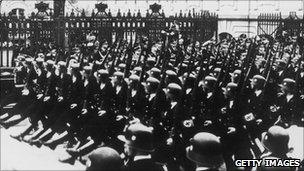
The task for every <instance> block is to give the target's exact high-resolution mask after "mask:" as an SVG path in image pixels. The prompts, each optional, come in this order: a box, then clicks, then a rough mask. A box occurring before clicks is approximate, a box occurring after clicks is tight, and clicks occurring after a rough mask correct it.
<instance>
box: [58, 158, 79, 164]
mask: <svg viewBox="0 0 304 171" xmlns="http://www.w3.org/2000/svg"><path fill="white" fill-rule="evenodd" d="M58 160H59V161H60V162H62V163H69V164H70V165H74V164H75V161H76V157H74V156H69V157H66V158H59V159H58Z"/></svg>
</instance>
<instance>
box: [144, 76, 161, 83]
mask: <svg viewBox="0 0 304 171" xmlns="http://www.w3.org/2000/svg"><path fill="white" fill-rule="evenodd" d="M146 82H148V83H157V84H159V83H160V81H159V80H158V79H156V78H154V77H149V78H147V80H146Z"/></svg>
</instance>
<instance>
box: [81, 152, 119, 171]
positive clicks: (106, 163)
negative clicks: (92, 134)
mask: <svg viewBox="0 0 304 171" xmlns="http://www.w3.org/2000/svg"><path fill="white" fill-rule="evenodd" d="M88 158H89V160H88V161H87V164H86V165H87V169H86V170H87V171H103V170H119V169H120V168H121V167H122V165H123V161H122V159H121V157H120V155H119V153H118V152H117V151H116V150H114V149H112V148H110V147H100V148H97V149H96V150H94V151H93V152H91V153H90V154H89V156H88Z"/></svg>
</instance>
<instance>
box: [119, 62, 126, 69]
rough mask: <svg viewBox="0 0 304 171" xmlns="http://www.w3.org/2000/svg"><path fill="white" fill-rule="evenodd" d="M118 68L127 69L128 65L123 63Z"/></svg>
mask: <svg viewBox="0 0 304 171" xmlns="http://www.w3.org/2000/svg"><path fill="white" fill-rule="evenodd" d="M118 67H119V68H126V64H123V63H121V64H119V65H118Z"/></svg>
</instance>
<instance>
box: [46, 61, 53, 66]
mask: <svg viewBox="0 0 304 171" xmlns="http://www.w3.org/2000/svg"><path fill="white" fill-rule="evenodd" d="M46 64H47V65H49V66H53V65H54V64H55V61H53V60H47V61H46Z"/></svg>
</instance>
